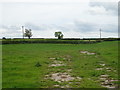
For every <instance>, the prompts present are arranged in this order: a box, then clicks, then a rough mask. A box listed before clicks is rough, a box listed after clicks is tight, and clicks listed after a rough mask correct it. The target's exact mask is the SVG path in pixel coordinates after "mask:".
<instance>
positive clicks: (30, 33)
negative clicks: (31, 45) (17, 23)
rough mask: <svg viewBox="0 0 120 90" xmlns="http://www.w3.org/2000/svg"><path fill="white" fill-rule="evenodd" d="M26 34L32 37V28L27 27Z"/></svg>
mask: <svg viewBox="0 0 120 90" xmlns="http://www.w3.org/2000/svg"><path fill="white" fill-rule="evenodd" d="M24 36H25V37H28V38H29V39H30V37H32V32H31V29H25V33H24Z"/></svg>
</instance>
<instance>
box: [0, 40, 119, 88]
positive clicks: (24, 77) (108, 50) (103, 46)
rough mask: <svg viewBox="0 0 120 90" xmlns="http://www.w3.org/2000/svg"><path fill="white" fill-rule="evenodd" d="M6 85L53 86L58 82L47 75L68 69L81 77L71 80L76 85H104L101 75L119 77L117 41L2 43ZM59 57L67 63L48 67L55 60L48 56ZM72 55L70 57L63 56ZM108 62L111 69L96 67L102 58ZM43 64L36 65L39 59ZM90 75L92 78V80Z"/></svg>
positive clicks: (96, 86) (23, 86)
mask: <svg viewBox="0 0 120 90" xmlns="http://www.w3.org/2000/svg"><path fill="white" fill-rule="evenodd" d="M2 49H3V51H2V54H3V55H2V63H3V64H2V65H3V71H2V72H3V73H2V74H3V77H2V78H3V81H2V82H3V84H2V85H3V88H49V87H50V88H54V85H55V84H60V85H65V84H68V83H67V82H65V83H58V82H55V81H53V80H51V79H45V75H48V74H51V73H56V72H67V71H66V70H67V69H72V71H71V72H70V73H69V74H70V75H71V76H74V77H77V76H79V77H82V80H81V81H80V83H78V84H76V83H75V82H76V81H77V80H75V81H72V82H73V83H71V84H70V86H72V87H73V88H102V87H101V86H100V82H99V80H98V79H99V76H100V75H102V74H109V75H110V78H113V79H118V74H117V71H118V41H111V42H101V43H96V44H76V45H75V44H10V45H2ZM80 50H87V51H89V52H95V53H96V55H86V54H81V53H80ZM50 57H51V58H53V57H55V58H58V59H57V60H59V61H60V60H61V61H63V62H64V63H66V65H67V66H61V67H49V65H50V64H51V63H52V62H53V61H54V60H50V59H49V58H50ZM63 58H68V59H69V58H70V59H71V60H70V61H68V60H64V59H63ZM101 61H102V62H104V63H105V64H106V66H105V67H110V68H112V70H116V72H114V73H113V71H111V72H108V71H106V70H101V71H97V70H95V69H96V68H98V67H100V68H101V67H103V66H100V65H99V64H100V62H101ZM38 62H39V63H40V65H41V66H40V67H36V66H35V65H36V63H38ZM89 78H90V80H89Z"/></svg>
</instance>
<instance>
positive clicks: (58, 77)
mask: <svg viewBox="0 0 120 90" xmlns="http://www.w3.org/2000/svg"><path fill="white" fill-rule="evenodd" d="M50 78H51V79H52V80H54V81H57V82H64V81H71V80H74V79H75V78H74V77H71V76H70V75H69V74H67V73H54V74H51V77H50Z"/></svg>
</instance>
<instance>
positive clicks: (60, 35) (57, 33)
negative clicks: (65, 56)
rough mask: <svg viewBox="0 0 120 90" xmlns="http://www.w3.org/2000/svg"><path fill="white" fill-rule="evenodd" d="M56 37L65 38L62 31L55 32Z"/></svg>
mask: <svg viewBox="0 0 120 90" xmlns="http://www.w3.org/2000/svg"><path fill="white" fill-rule="evenodd" d="M55 37H58V39H62V38H63V34H62V32H55Z"/></svg>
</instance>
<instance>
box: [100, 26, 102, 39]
mask: <svg viewBox="0 0 120 90" xmlns="http://www.w3.org/2000/svg"><path fill="white" fill-rule="evenodd" d="M101 31H102V30H101V28H100V40H101Z"/></svg>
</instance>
